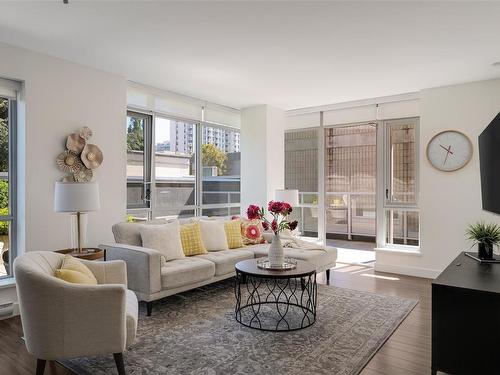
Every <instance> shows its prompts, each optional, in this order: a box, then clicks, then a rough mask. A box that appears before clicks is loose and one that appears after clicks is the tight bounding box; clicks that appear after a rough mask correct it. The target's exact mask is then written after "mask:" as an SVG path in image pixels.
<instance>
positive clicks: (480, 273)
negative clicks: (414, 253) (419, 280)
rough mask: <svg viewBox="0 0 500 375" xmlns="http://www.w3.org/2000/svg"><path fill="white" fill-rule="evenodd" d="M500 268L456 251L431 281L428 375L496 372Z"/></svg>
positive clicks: (499, 369) (499, 365)
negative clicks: (441, 372) (454, 257)
mask: <svg viewBox="0 0 500 375" xmlns="http://www.w3.org/2000/svg"><path fill="white" fill-rule="evenodd" d="M499 350H500V264H483V263H479V262H477V261H476V260H474V259H472V258H470V257H468V256H466V255H465V253H461V254H460V255H459V256H458V257H457V258H456V259H455V260H454V261H453V262H451V264H450V265H449V266H448V267H447V268H446V269H445V270H444V271H443V272H442V273H441V274H440V275H439V276H438V277H437V279H435V280H434V281H433V282H432V374H433V375H434V374H436V373H437V371H443V372H446V373H449V374H471V375H485V374H488V375H490V374H491V375H493V374H495V375H498V374H500V361H499V354H498V353H499Z"/></svg>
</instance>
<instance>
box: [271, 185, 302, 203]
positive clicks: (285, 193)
mask: <svg viewBox="0 0 500 375" xmlns="http://www.w3.org/2000/svg"><path fill="white" fill-rule="evenodd" d="M274 197H275V199H276V200H277V201H279V202H286V203H288V204H290V206H292V207H296V206H298V205H299V191H298V190H296V189H277V190H276V192H275V193H274Z"/></svg>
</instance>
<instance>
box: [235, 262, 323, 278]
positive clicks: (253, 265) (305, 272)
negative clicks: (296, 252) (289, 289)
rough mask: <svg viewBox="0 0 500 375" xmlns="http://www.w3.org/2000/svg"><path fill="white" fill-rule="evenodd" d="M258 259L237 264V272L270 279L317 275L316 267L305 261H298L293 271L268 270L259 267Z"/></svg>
mask: <svg viewBox="0 0 500 375" xmlns="http://www.w3.org/2000/svg"><path fill="white" fill-rule="evenodd" d="M257 260H258V259H248V260H243V261H241V262H238V263H236V265H235V266H234V267H235V268H236V271H238V272H240V273H242V274H245V275H250V276H254V277H262V278H269V279H290V278H294V277H306V276H309V275H311V274H313V273H316V266H315V265H314V264H312V263H310V262H306V261H305V260H298V259H297V267H296V268H294V269H293V270H279V271H278V270H266V269H262V268H259V267H257Z"/></svg>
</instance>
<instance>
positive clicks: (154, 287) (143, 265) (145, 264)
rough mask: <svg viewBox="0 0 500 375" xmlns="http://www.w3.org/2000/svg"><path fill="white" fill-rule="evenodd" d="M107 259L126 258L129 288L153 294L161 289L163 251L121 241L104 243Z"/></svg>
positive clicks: (101, 246) (102, 246) (102, 247)
mask: <svg viewBox="0 0 500 375" xmlns="http://www.w3.org/2000/svg"><path fill="white" fill-rule="evenodd" d="M99 247H100V248H101V249H105V250H106V259H107V260H124V261H125V262H126V263H127V280H128V287H129V289H131V290H133V291H134V292H139V293H144V294H152V293H156V292H159V291H160V290H161V273H160V270H161V253H160V252H159V251H157V250H153V249H148V248H146V247H140V246H132V245H125V244H120V243H113V244H102V245H99Z"/></svg>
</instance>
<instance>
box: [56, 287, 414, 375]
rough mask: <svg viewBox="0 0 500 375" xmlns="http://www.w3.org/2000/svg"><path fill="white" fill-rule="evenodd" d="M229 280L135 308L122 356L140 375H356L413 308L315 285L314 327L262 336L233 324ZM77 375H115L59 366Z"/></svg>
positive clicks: (111, 367)
mask: <svg viewBox="0 0 500 375" xmlns="http://www.w3.org/2000/svg"><path fill="white" fill-rule="evenodd" d="M233 288H234V281H233V280H232V279H231V280H227V281H224V282H220V283H217V284H213V285H209V286H206V287H203V288H199V289H196V290H193V291H190V292H186V293H182V294H180V295H177V296H172V297H168V298H166V299H164V300H163V301H161V302H157V303H156V304H155V305H154V308H153V316H152V317H150V318H148V317H146V316H145V308H144V306H141V311H140V318H139V328H138V333H137V340H136V342H135V344H134V345H133V346H132V347H131V348H130V349H129V351H128V352H127V353H125V355H124V358H125V366H126V368H127V372H128V374H129V375H138V374H172V375H174V374H175V375H178V374H179V375H181V374H190V375H201V374H203V375H216V374H217V375H218V374H273V375H278V374H290V375H305V374H329V375H332V374H339V375H353V374H358V373H359V372H360V371H361V370H362V369H363V367H364V366H365V365H366V364H367V363H368V361H369V360H370V358H371V357H372V356H373V355H374V354H375V353H376V352H377V350H378V349H379V348H380V346H381V345H382V344H383V343H384V342H385V341H386V340H387V338H388V337H389V336H390V335H391V334H392V333H393V332H394V330H395V329H396V328H397V327H398V325H399V324H400V323H401V322H402V321H403V320H404V318H405V317H406V316H407V315H408V314H409V313H410V311H411V310H412V309H413V308H414V307H415V305H416V304H417V302H416V301H413V300H408V299H403V298H398V297H391V296H382V295H378V294H372V293H366V292H359V291H354V290H350V289H343V288H336V287H332V286H325V285H318V311H317V320H316V323H315V324H314V325H312V326H311V327H308V328H305V329H303V330H299V331H294V332H279V333H274V332H263V331H258V330H254V329H251V328H246V327H243V326H242V325H240V324H239V323H238V322H236V321H235V319H234V312H233V310H234V303H235V298H234V290H233ZM63 364H64V365H65V366H66V367H68V368H70V369H71V370H73V371H74V372H76V373H78V374H82V375H83V374H85V375H90V374H92V375H103V374H116V368H115V364H114V361H113V356H112V355H109V356H106V357H93V358H82V359H75V360H67V361H63Z"/></svg>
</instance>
